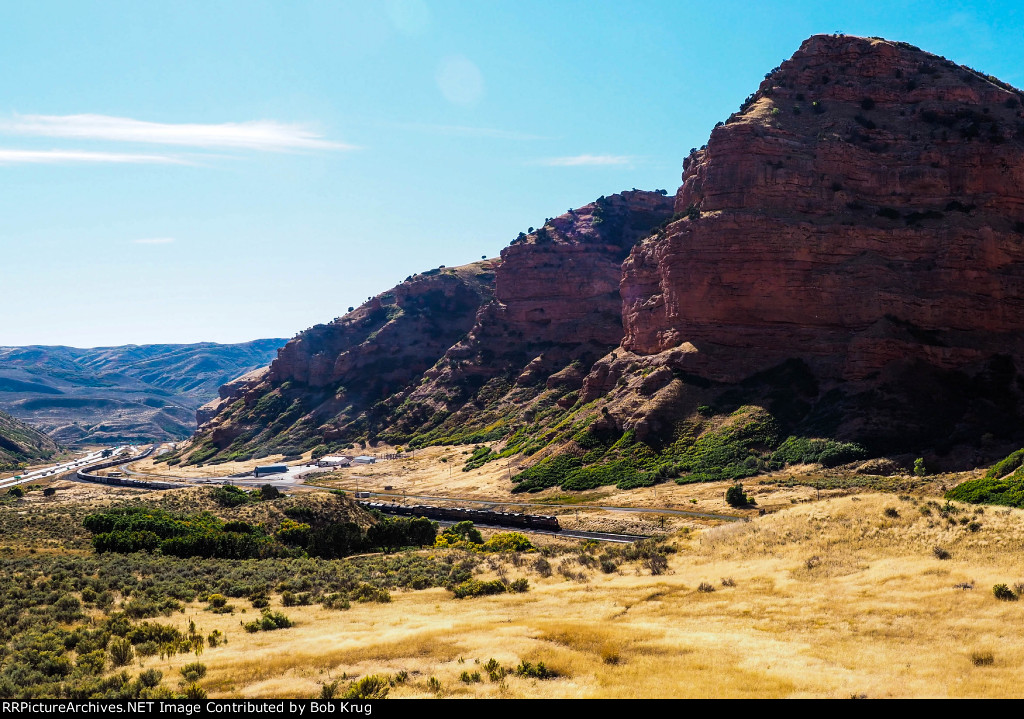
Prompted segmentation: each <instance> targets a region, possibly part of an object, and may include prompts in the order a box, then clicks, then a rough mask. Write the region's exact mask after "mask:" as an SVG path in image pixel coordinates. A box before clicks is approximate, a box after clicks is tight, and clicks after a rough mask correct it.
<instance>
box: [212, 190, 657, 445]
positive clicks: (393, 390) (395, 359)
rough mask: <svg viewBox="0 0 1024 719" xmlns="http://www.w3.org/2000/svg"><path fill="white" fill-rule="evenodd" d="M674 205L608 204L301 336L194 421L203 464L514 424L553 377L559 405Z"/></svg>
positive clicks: (613, 327)
mask: <svg viewBox="0 0 1024 719" xmlns="http://www.w3.org/2000/svg"><path fill="white" fill-rule="evenodd" d="M672 204H673V200H672V198H671V197H668V196H667V193H665V192H643V191H637V190H635V191H630V192H624V193H621V194H617V195H611V196H609V197H602V198H600V199H598V200H597V201H595V202H593V203H590V204H588V205H586V206H584V207H581V208H579V209H576V210H571V211H570V212H568V213H566V214H565V215H562V216H561V217H556V218H553V219H550V220H548V221H546V222H545V224H544V226H543V227H541V228H539V229H537V230H534V229H533V228H530V229H529V232H528V233H521V234H520V235H519V237H518V238H517V239H516V240H515V241H514V242H513V243H512V244H511V245H510V246H509V247H507V248H506V249H505V250H504V251H503V252H502V255H501V258H500V259H495V260H486V261H483V262H477V263H473V264H471V265H466V266H464V267H458V268H439V269H437V270H431V271H429V272H425V273H422V274H420V275H416V276H413V277H410V278H408V279H407V281H406V282H404V283H402V284H401V285H398V286H397V287H395V288H393V289H392V290H389V291H388V292H385V293H383V294H381V295H378V296H377V297H374V298H372V299H371V300H370V301H368V302H367V303H366V304H364V305H363V306H362V307H359V308H357V309H355V310H353V311H352V312H350V313H348V314H347V315H345V316H344V317H341V318H338V319H336V320H335V321H334V322H332V323H330V324H326V325H318V326H317V327H313V328H311V329H309V330H306V331H305V332H302V333H300V334H299V335H298V336H296V337H295V338H294V339H292V340H291V341H290V342H288V344H287V345H286V346H285V347H284V348H283V349H281V350H280V352H279V353H278V357H277V359H276V360H275V361H274V362H273V363H272V364H271V366H270V368H269V369H268V370H266V371H264V372H260V373H254V374H251V375H248V376H246V377H242V378H239V379H238V380H237V381H235V382H233V383H231V384H229V385H225V386H224V387H223V388H222V389H221V393H220V394H221V396H220V398H219V399H218V400H216V401H215V402H212V403H210V404H209V405H207V406H205V407H203V408H202V409H201V410H200V413H199V415H198V418H199V420H200V423H201V424H202V425H203V426H202V428H201V431H200V433H199V435H198V436H197V438H196V442H194V443H193V447H198V446H203V447H205V449H202V450H200V451H199V453H198V455H197V456H199V457H202V458H204V459H206V458H209V457H210V456H212V453H215V454H218V455H220V456H226V455H227V456H234V457H239V456H247V455H252V454H254V453H256V452H262V451H266V449H267V448H268V447H271V448H278V449H280V450H281V451H282V452H284V453H285V454H288V453H295V452H297V451H300V450H301V449H302V447H303V446H307V447H308V446H309V443H310V442H314V443H315V442H316V441H322V442H324V443H335V444H337V443H345V442H349V441H352V440H363V441H365V440H372V439H374V438H377V437H384V438H387V439H392V440H395V441H400V442H405V441H406V440H407V439H409V438H411V437H413V436H416V435H423V434H424V433H426V432H430V431H436V432H453V433H455V434H458V433H463V434H464V433H466V432H475V431H476V430H477V429H478V428H480V427H482V426H485V425H488V424H492V423H493V421H494V420H495V419H496V418H498V417H499V416H503V415H509V414H515V413H516V412H517V411H518V409H517V407H515V406H513V405H515V403H516V402H518V403H520V404H521V403H523V402H524V401H526V400H528V399H530V398H535V397H536V396H537V395H539V394H542V393H543V392H544V391H545V390H546V388H547V383H548V381H549V377H551V376H552V375H555V374H556V373H558V377H559V378H560V379H555V380H554V382H555V384H557V385H558V386H559V387H560V388H561V389H562V394H564V392H565V391H566V388H567V387H568V386H569V385H572V384H574V383H575V385H576V387H577V388H578V387H579V386H580V385H582V378H583V376H584V374H585V373H586V371H587V370H588V369H589V367H590V365H591V364H592V363H593V361H594V360H596V359H597V358H599V357H601V356H602V355H604V354H605V353H607V352H608V351H609V350H610V349H612V348H614V347H615V346H617V345H618V343H619V341H620V340H621V339H622V321H621V298H620V296H619V281H620V278H621V264H622V260H623V259H624V258H625V257H626V255H627V253H628V252H629V250H630V249H631V248H632V246H633V245H634V244H635V243H636V242H637V241H638V240H640V239H641V238H643V237H644V236H646V235H647V234H648V233H649V232H650V231H651V229H652V228H654V227H655V226H657V225H658V224H659V223H664V222H665V221H667V220H668V219H669V217H670V216H671V213H672ZM509 393H517V394H516V396H515V398H514V399H509V397H508V395H509ZM506 419H507V417H506Z"/></svg>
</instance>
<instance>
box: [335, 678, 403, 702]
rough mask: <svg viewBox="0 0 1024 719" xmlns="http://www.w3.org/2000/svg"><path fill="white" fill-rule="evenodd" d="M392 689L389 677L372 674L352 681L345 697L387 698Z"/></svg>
mask: <svg viewBox="0 0 1024 719" xmlns="http://www.w3.org/2000/svg"><path fill="white" fill-rule="evenodd" d="M389 691H391V683H390V682H389V681H388V679H387V677H382V676H380V675H378V674H371V675H369V676H366V677H363V678H362V679H360V680H358V681H355V682H352V684H350V685H349V687H348V689H346V690H345V694H344V695H343V696H342V698H343V699H386V698H387V696H388V692H389Z"/></svg>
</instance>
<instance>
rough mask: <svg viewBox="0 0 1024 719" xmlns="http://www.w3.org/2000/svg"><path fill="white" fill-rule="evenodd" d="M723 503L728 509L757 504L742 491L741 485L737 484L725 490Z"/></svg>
mask: <svg viewBox="0 0 1024 719" xmlns="http://www.w3.org/2000/svg"><path fill="white" fill-rule="evenodd" d="M725 501H726V504H728V505H729V506H730V507H749V506H751V505H754V504H757V502H755V501H754V498H753V497H750V496H748V495H747V493H746V492H744V491H743V485H742V484H740V483H738V482H737V483H736V484H734V485H733V486H731V487H729V489H727V490H725Z"/></svg>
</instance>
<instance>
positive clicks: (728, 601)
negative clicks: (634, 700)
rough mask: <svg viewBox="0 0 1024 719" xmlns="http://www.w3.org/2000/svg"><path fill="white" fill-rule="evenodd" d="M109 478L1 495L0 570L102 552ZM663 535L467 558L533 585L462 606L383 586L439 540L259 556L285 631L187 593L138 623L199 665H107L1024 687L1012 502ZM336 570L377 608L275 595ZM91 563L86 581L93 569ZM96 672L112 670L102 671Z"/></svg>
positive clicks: (440, 553) (801, 506)
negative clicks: (356, 581)
mask: <svg viewBox="0 0 1024 719" xmlns="http://www.w3.org/2000/svg"><path fill="white" fill-rule="evenodd" d="M108 490H109V488H98V487H97V488H92V487H86V486H83V485H74V486H73V487H72V486H70V485H67V489H62V490H61V491H59V492H58V495H57V497H56V498H49V499H44V498H42V497H41V496H37V495H38V494H39V493H37V492H32V493H29V495H27V496H26V498H25V499H22V500H18V501H11V500H7V501H5V502H4V503H3V506H2V507H0V514H2V515H3V516H2V517H0V519H3V522H2V526H3V527H4V529H3V535H2V537H3V539H2V544H4V545H6V546H7V547H8V549H4V550H3V551H2V552H0V555H2V557H0V558H2V562H3V563H4V567H8V565H10V566H9V567H8V568H7V569H5V571H8V572H12V571H13V572H15V573H14V574H13V575H12V576H14V577H21V576H22V574H23V573H24V572H26V571H29V570H27V569H26V567H31V566H33V563H34V562H36V563H38V564H39V566H44V564H43V562H44V559H45V558H49V557H55V556H58V555H62V556H64V557H65V559H64V560H62V561H71V560H72V559H73V558H74V557H82V561H86V560H88V561H90V562H92V561H98V562H100V563H101V564H102V562H107V561H111V562H114V561H115V560H114V559H110V560H107V559H103V557H105V556H107V555H101V557H100V558H97V559H96V560H91V559H89V558H90V557H91V556H92V553H91V550H89V549H88V544H87V542H86V541H84V540H85V539H86V535H85V533H84V532H83V531H81V530H73V529H71V528H70V527H69V526H68V525H69V523H70V522H71V521H72V520H75V519H76V518H80V517H81V516H82V514H83V511H84V507H85V506H90V507H96V506H100V505H102V504H104V503H106V502H108V501H114V502H118V503H119V502H123V501H129V500H130V501H140V500H145V498H146V496H153V495H145V494H142V493H138V492H125V491H124V490H118V491H116V492H114V493H113V494H105V493H107V492H108ZM845 491H847V492H849V491H850V490H849V489H847V490H845ZM195 492H196V490H176V491H175V492H168V493H165V494H164V495H163V496H164V499H163V500H162V501H161V504H162V505H163V506H166V507H174V506H177V505H180V504H181V503H182V502H184V505H190V504H192V503H194V502H195V501H196V500H195V499H194V498H190V497H192V495H194V494H195ZM176 493H180V496H181V500H180V501H179V500H177V499H176V497H177V496H178V495H177V494H176ZM184 505H182V506H184ZM535 541H537V542H538V543H540V542H542V541H543V539H542V538H535ZM667 541H668V544H669V545H671V547H673V548H674V550H675V551H673V552H670V553H669V554H667V555H666V556H667V560H668V561H667V565H666V566H660V565H655V564H652V563H651V562H650V561H648V560H645V559H643V558H639V559H630V558H629V556H623V555H622V553H621V551H620V552H618V553H615V552H611V553H609V550H608V548H607V547H606V546H604V545H602V546H598V547H595V546H589V547H587V546H584V545H578V544H573V543H566V542H559V543H556V544H552V545H551V546H548V547H542V549H543V550H544V551H542V552H528V553H518V554H506V555H485V556H481V555H475V556H474V557H473V562H471V563H470V564H471V565H472V566H471V567H470V564H467V565H466V566H467V567H470V569H469V571H471V572H472V573H473V576H474V578H476V579H479V580H490V579H495V578H500V579H503V580H505V581H506V582H511V581H512V580H515V579H518V578H525V579H526V580H527V581H528V582H529V587H530V588H529V591H527V592H525V593H518V594H512V593H507V594H506V593H503V594H498V595H494V596H479V597H474V598H467V599H456V598H455V597H454V595H453V593H452V592H451V591H449V590H448V589H445V588H443V587H440V586H433V587H432V588H426V589H420V590H413V589H404V588H402V586H401V585H399V586H395V580H392V579H389V577H390V576H391V572H392V571H393V569H391V568H389V567H391V566H395V567H397V566H400V565H404V564H407V563H408V562H409V561H411V560H413V559H416V558H418V559H416V561H417V562H422V563H423V564H422V565H421V566H423V567H427V568H429V567H431V566H437V567H439V571H448V569H446V568H447V567H453V566H457V565H459V564H460V562H461V561H462V560H463V559H465V558H469V557H470V555H466V554H464V553H461V552H459V551H458V550H439V549H433V550H420V551H418V552H409V553H403V554H396V555H391V556H392V557H393V560H390V559H389V560H387V561H385V562H383V563H380V562H379V561H378V560H377V559H376V558H374V557H370V556H367V557H356V558H352V559H349V560H331V561H330V562H328V561H325V560H288V561H293V562H296V563H295V564H294V565H289V564H280V563H279V564H278V565H274V566H275V567H276V568H274V569H272V570H271V569H270V568H269V565H268V569H267V570H261V571H263V572H264V573H263V575H261V576H263V577H265V578H267V579H268V580H269V581H270V582H271V591H270V592H269V603H270V609H272V610H274V611H280V612H283V613H284V614H286V615H287V616H288V618H289V619H290V620H291V621H292V623H293V626H291V627H290V628H287V629H280V630H277V631H269V632H267V631H262V632H255V633H249V632H247V631H245V630H244V628H243V624H245V623H246V622H251V621H252V620H253V619H258V618H259V616H260V610H259V609H257V608H255V607H254V606H252V604H251V603H250V601H249V600H248V599H246V598H245V597H244V596H243V597H234V598H229V599H228V608H227V609H226V610H225V611H224V613H215V612H213V611H210V605H209V604H208V603H207V600H206V597H205V594H204V593H203V592H201V591H200V592H199V596H197V597H196V598H194V599H185V600H183V601H182V602H181V610H179V611H173V612H170V613H169V615H167V616H158V617H156V619H155V620H153V621H156V622H158V623H161V624H168V625H171V626H174V627H175V628H177V629H178V630H179V631H181V632H182V633H183V634H185V633H186V632H189V630H190V623H191V622H194V624H195V627H196V631H197V632H198V634H200V635H202V636H206V635H208V634H210V633H211V632H213V631H214V630H218V631H220V632H221V633H223V635H225V636H226V638H227V643H226V644H223V643H219V644H218V646H216V647H211V646H209V645H208V646H207V647H206V648H205V651H203V652H202V654H201V655H199V656H197V655H195V654H194V653H173V654H171V655H170V656H169V657H168V656H166V655H159V654H153V655H151V656H145V657H140V656H139V655H138V654H137V655H136V656H135V657H134V659H133V660H132V662H131V663H130V664H129V665H128V666H126V667H124V669H127V670H128V671H129V673H131V674H138V673H139V672H142V671H143V670H145V669H149V668H153V669H157V670H159V671H161V672H163V684H162V685H161V686H162V687H167V688H168V689H170V690H172V691H180V690H181V686H182V685H181V683H180V680H181V675H180V671H179V670H180V669H181V668H182V667H183V666H185V665H186V664H189V663H192V662H196V661H199V662H201V663H203V664H204V665H205V666H206V667H207V673H206V675H205V677H203V678H202V679H201V680H199V684H200V685H201V687H202V689H203V690H205V691H206V692H208V694H209V696H211V697H313V696H319V694H320V692H321V691H322V690H323V689H322V688H323V686H324V685H329V684H331V683H332V682H337V686H338V694H339V695H340V694H341V693H342V692H344V690H345V689H346V687H348V686H349V685H350V683H351V682H353V681H354V680H357V679H359V678H361V677H366V676H369V675H380V676H386V677H389V678H390V679H391V682H392V684H393V685H392V686H391V687H390V689H389V696H391V697H432V696H450V697H458V696H480V697H719V696H721V697H840V698H846V697H851V696H867V697H872V698H874V697H932V696H934V697H961V696H962V697H987V696H992V697H995V696H1008V697H1009V696H1018V695H1020V694H1022V693H1024V690H1022V689H1021V688H1020V683H1019V681H1018V675H1019V674H1020V672H1021V670H1022V668H1024V648H1022V647H1024V622H1022V621H1021V620H1022V619H1024V602H1019V601H1000V600H998V599H997V598H996V597H995V596H994V595H993V586H994V585H996V584H1005V585H1008V587H1010V588H1014V589H1013V591H1016V593H1018V594H1019V593H1020V591H1021V590H1024V586H1016V585H1019V584H1021V583H1024V570H1022V569H1021V566H1020V562H1019V557H1020V556H1021V554H1022V551H1024V511H1022V510H1017V509H1009V508H996V507H976V506H972V505H961V504H956V503H953V504H948V503H946V502H945V501H944V500H941V499H939V497H938V495H937V494H936V493H934V492H933V493H919V494H916V495H914V496H910V495H902V496H897V495H893V494H871V493H863V494H847V495H846V496H838V495H837V496H832V497H829V498H824V499H822V500H821V501H813V502H808V501H800V502H798V503H795V504H790V505H789V506H787V507H785V508H784V509H781V510H779V511H776V512H773V513H769V514H768V515H765V516H760V517H754V518H752V520H751V521H749V522H741V523H732V524H723V525H720V526H715V527H705V528H699V527H689V528H684V529H683V530H681V531H679V532H676V533H674V534H672V535H671V536H670V537H669V538H668V540H667ZM31 551H34V552H36V553H35V554H30V553H29V552H31ZM54 552H57V553H58V554H57V555H55V554H54ZM132 556H135V555H119V557H118V558H117V559H116V562H115V564H112V565H110V566H111V567H116V568H117V571H118V572H119V574H118V576H120V577H122V579H121V580H120V581H121V582H122V583H123V582H124V581H125V580H124V572H125V571H126V568H127V570H128V571H129V573H130V567H131V566H132V564H131V563H132V561H134V560H132V559H131V557H132ZM189 561H192V563H191V564H189V563H188V562H189ZM252 561H256V560H252ZM258 561H265V560H258ZM267 561H269V560H267ZM155 562H156V563H159V562H163V563H165V564H154V563H155ZM168 562H170V563H169V564H167V563H168ZM367 562H370V563H369V564H367ZM388 562H398V563H399V564H397V565H394V564H388ZM346 563H355V564H353V567H355V569H354V570H353V571H355V572H356V573H357V574H358V575H359V576H361V577H363V578H364V579H361V580H360V581H369V582H371V583H377V584H378V585H379V586H391V592H390V601H389V602H381V601H375V602H358V601H352V602H351V604H350V608H349V609H344V610H343V609H329V608H326V607H325V606H321V605H319V604H316V603H314V604H310V605H306V606H290V605H288V604H289V603H288V602H286V601H285V598H286V597H285V595H284V593H283V591H284V589H285V587H286V586H291V587H292V589H294V590H295V591H299V590H300V589H301V588H297V586H296V585H295V582H294V580H293V579H289V577H291V576H292V574H293V573H295V572H298V573H301V575H302V576H303V577H306V578H307V580H309V581H311V582H313V583H314V584H315V582H317V581H319V580H318V577H320V576H324V577H326V576H334V575H338V573H339V572H347V571H348V570H346V569H345V568H344V567H345V566H346ZM165 565H166V567H167V569H164V570H158V569H156V567H157V566H161V567H163V566H165ZM46 566H49V565H46ZM83 566H86V565H83ZM88 566H89V567H90V570H89V571H96V572H98V573H97V574H96V576H97V577H98V578H102V576H103V575H104V571H105V570H102V568H99V565H93V564H88ZM252 566H253V567H254V568H255V566H256V565H252ZM138 567H139V569H138V576H139V577H140V579H141V580H143V581H144V582H149V583H152V579H149V580H147V579H146V577H153V578H157V579H158V582H159V581H160V580H159V577H160V576H161V574H160V572H163V574H168V573H170V572H179V573H181V576H183V577H186V579H184V580H181V581H185V582H186V583H187V582H188V581H192V582H195V581H196V580H195V579H193V580H187V577H188V576H202V574H203V573H204V572H205V573H206V576H209V577H210V580H209V581H210V582H214V581H223V582H226V584H225V586H226V585H227V584H230V583H231V582H232V581H237V577H239V576H243V575H244V574H245V571H244V568H242V567H241V566H239V567H238V568H237V569H235V568H233V567H234V565H233V564H231V563H230V562H229V561H228V560H170V559H158V558H155V557H154V558H152V559H147V558H145V557H144V555H139V560H138ZM289 567H293V568H292V569H289ZM204 568H205V569H204ZM238 570H243V574H242V575H238V573H237V572H238ZM154 571H156V572H158V574H153V572H154ZM417 571H420V570H417ZM430 571H433V570H430ZM196 572H198V573H199V575H196ZM332 572H333V573H334V575H331V574H330V573H332ZM218 573H220V574H218ZM217 576H224V577H225V579H224V580H216V577H217ZM274 576H277V577H279V579H277V580H275V579H273V577H274ZM296 576H297V575H296ZM338 576H340V575H338ZM36 581H37V582H44V581H46V579H45V577H42V576H41V577H39V578H38V579H37V580H36ZM274 582H280V583H279V584H274ZM159 586H160V585H159V584H157V586H156V589H158V588H159ZM190 586H192V585H190ZM195 586H198V585H195ZM136 591H137V590H136ZM79 596H81V594H79ZM136 596H139V595H136ZM113 600H114V605H113V607H108V608H107V609H106V610H105V611H106V612H108V613H109V612H116V611H117V610H118V609H119V608H123V607H125V606H126V605H127V604H128V603H129V602H130V601H131V598H130V597H129V596H127V595H121V594H119V593H118V592H117V591H116V588H115V589H114V596H113ZM91 606H93V605H89V604H86V606H85V607H84V609H83V611H85V615H86V617H87V619H86V622H87V623H89V622H93V623H95V625H96V626H100V624H101V623H102V621H103V618H104V616H105V614H104V613H103V612H100V611H99V610H98V609H96V608H92V609H90V608H89V607H91ZM89 617H91V619H90V618H89ZM12 641H13V642H15V643H16V642H17V641H19V640H18V639H17V637H14V639H13V640H12ZM12 647H13V645H12V644H9V645H8V647H7V648H6V649H5V650H4V651H5V652H8V653H9V652H10V651H11V649H12ZM491 660H493V661H491ZM524 662H526V663H528V664H529V665H532V666H533V667H534V668H535V667H536V666H537V665H538V664H539V663H543V664H544V666H545V668H546V670H547V672H549V673H550V674H551V676H549V677H547V678H540V677H538V676H536V674H537V672H536V671H534V672H533V674H534V675H535V676H520V675H517V674H516V672H515V670H516V669H517V668H520V669H521V670H522V668H523V667H524ZM104 671H105V676H110V675H112V674H114V673H116V672H115V670H114V669H111V668H110V667H109V666H108V667H107V668H106V669H105V670H104ZM116 671H121V669H117V670H116ZM521 673H522V672H521ZM526 673H529V672H526Z"/></svg>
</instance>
